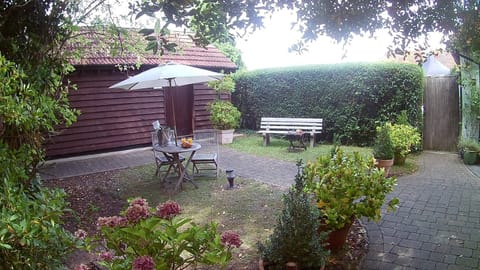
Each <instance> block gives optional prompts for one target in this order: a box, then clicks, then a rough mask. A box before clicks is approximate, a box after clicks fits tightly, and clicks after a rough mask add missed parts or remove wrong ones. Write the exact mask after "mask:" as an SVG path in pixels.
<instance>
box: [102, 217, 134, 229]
mask: <svg viewBox="0 0 480 270" xmlns="http://www.w3.org/2000/svg"><path fill="white" fill-rule="evenodd" d="M126 224H127V220H126V219H125V218H124V217H119V216H112V217H99V218H98V219H97V227H98V228H101V227H110V228H115V227H124V226H125V225H126Z"/></svg>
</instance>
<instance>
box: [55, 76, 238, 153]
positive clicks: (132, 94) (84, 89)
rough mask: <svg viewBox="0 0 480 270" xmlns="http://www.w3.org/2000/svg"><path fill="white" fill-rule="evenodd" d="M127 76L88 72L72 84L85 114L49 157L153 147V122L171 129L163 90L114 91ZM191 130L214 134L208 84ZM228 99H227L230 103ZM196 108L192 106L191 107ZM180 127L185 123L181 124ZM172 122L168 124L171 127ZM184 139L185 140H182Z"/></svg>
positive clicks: (202, 87)
mask: <svg viewBox="0 0 480 270" xmlns="http://www.w3.org/2000/svg"><path fill="white" fill-rule="evenodd" d="M124 79H126V75H125V74H124V73H121V72H119V71H115V70H114V69H82V70H79V71H76V72H75V73H73V74H72V75H71V76H69V80H70V81H71V82H72V83H73V84H76V85H77V89H78V90H76V91H72V92H71V93H70V94H69V99H70V104H71V106H72V107H73V108H76V109H78V110H80V112H81V115H80V116H79V117H78V119H77V122H76V123H74V124H73V125H72V126H70V127H69V128H67V129H64V130H62V131H61V133H60V134H58V135H56V136H55V137H53V138H52V139H51V140H50V141H49V143H47V144H46V150H47V152H46V153H47V157H49V158H53V157H60V156H72V155H79V154H86V153H96V152H105V151H111V150H118V149H126V148H132V147H136V146H147V145H149V144H150V143H151V137H150V132H151V131H152V122H153V121H155V120H159V121H160V124H162V125H166V124H167V119H166V107H165V100H164V91H163V90H153V89H152V90H134V91H128V90H122V89H109V88H108V87H109V86H110V85H113V84H115V83H117V82H119V81H121V80H124ZM192 87H193V110H192V114H193V115H192V116H191V117H190V118H189V119H192V120H188V121H189V122H190V121H191V122H192V123H191V128H190V129H189V130H194V129H204V128H211V127H212V125H211V123H210V120H209V116H210V112H209V111H208V109H207V108H208V104H209V103H211V102H212V101H214V100H215V98H216V94H215V90H213V89H211V88H209V87H208V86H207V85H206V84H196V85H193V86H192ZM229 98H230V96H229V95H222V99H227V100H228V99H229ZM190 106H191V105H190ZM177 121H182V119H178V118H177ZM169 122H171V120H169V121H168V123H169ZM180 135H184V134H180Z"/></svg>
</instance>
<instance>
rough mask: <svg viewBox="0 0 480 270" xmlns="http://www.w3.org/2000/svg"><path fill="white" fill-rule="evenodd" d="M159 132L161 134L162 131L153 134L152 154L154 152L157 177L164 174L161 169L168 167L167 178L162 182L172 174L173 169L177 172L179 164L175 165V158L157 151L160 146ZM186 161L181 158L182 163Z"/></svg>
mask: <svg viewBox="0 0 480 270" xmlns="http://www.w3.org/2000/svg"><path fill="white" fill-rule="evenodd" d="M158 132H161V131H160V130H157V131H154V132H152V133H151V134H152V152H153V157H154V158H155V164H156V167H157V169H156V171H155V175H156V176H159V175H160V173H161V172H162V170H161V168H162V167H164V166H167V165H168V168H167V170H166V171H165V176H164V177H163V179H162V181H164V180H165V179H166V178H167V176H168V174H169V173H170V170H171V169H172V168H173V169H174V170H175V171H176V170H177V164H175V162H174V160H173V157H172V156H169V155H168V154H166V153H163V152H160V151H157V150H155V148H156V147H158V146H159V143H158ZM184 160H185V158H184V157H182V156H180V161H181V162H183V161H184Z"/></svg>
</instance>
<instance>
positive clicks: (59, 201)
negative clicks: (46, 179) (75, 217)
mask: <svg viewBox="0 0 480 270" xmlns="http://www.w3.org/2000/svg"><path fill="white" fill-rule="evenodd" d="M2 150H3V149H2ZM4 161H5V160H2V162H0V165H5V162H4ZM2 168H5V167H3V166H2ZM3 180H4V181H3V182H2V184H1V187H0V190H1V192H2V196H0V205H1V211H0V269H2V270H3V269H4V270H7V269H61V267H62V265H63V263H64V261H63V260H64V258H65V257H66V255H68V254H69V253H70V252H71V251H72V250H73V248H74V247H75V241H74V238H73V237H72V235H71V234H70V233H68V232H67V231H65V230H64V229H63V228H62V226H61V224H62V223H61V217H62V215H63V214H64V211H65V208H66V202H65V193H64V192H63V191H60V190H50V189H46V188H43V187H40V186H33V187H32V188H31V189H30V190H25V189H24V188H23V187H22V186H21V185H19V184H18V183H12V182H11V181H8V180H6V179H5V178H4V179H3Z"/></svg>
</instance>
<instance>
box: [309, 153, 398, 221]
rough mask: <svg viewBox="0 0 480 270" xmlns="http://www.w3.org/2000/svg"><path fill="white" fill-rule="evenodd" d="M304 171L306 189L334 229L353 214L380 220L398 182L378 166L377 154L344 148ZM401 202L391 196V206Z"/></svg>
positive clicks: (319, 160) (320, 159) (310, 164)
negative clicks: (367, 154) (387, 197)
mask: <svg viewBox="0 0 480 270" xmlns="http://www.w3.org/2000/svg"><path fill="white" fill-rule="evenodd" d="M304 174H305V177H306V189H307V190H308V191H310V192H313V193H314V194H315V196H316V202H317V207H318V208H319V209H320V212H321V213H322V217H321V218H322V221H323V222H324V223H325V224H326V226H327V227H328V228H329V229H331V230H337V229H341V228H343V227H344V226H345V225H347V224H349V223H350V222H351V220H352V218H360V217H366V218H368V219H369V220H374V221H378V220H380V218H381V211H380V210H381V207H382V205H383V204H384V203H385V200H386V196H387V194H389V193H390V192H392V191H393V187H394V185H395V183H396V179H395V178H393V177H391V178H386V177H385V176H384V173H383V170H379V169H377V168H376V167H375V161H374V159H373V157H367V158H365V157H363V156H362V155H360V154H359V153H358V152H354V153H353V154H345V153H344V152H343V150H342V149H341V148H337V149H336V150H335V151H334V153H333V155H330V154H328V155H324V156H319V157H318V158H317V159H316V160H315V161H314V162H309V163H307V165H306V166H305V169H304ZM398 203H399V200H398V199H397V198H393V199H391V200H390V201H389V202H388V207H389V210H393V209H395V207H396V206H397V204H398Z"/></svg>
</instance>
